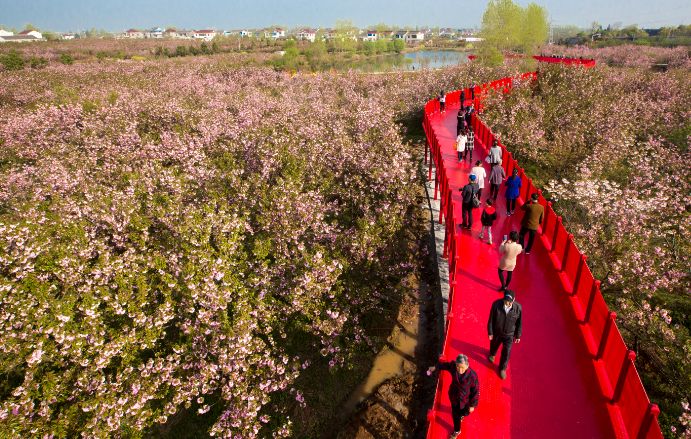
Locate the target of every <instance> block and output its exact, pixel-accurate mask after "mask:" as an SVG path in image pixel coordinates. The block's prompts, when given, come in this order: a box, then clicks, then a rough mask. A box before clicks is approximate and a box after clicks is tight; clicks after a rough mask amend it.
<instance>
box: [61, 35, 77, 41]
mask: <svg viewBox="0 0 691 439" xmlns="http://www.w3.org/2000/svg"><path fill="white" fill-rule="evenodd" d="M76 37H77V36H76V35H75V34H62V39H63V40H74V39H75V38H76Z"/></svg>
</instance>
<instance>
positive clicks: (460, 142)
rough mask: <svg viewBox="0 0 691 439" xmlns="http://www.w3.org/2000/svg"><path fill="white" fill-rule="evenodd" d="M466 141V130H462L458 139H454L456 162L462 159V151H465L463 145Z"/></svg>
mask: <svg viewBox="0 0 691 439" xmlns="http://www.w3.org/2000/svg"><path fill="white" fill-rule="evenodd" d="M467 141H468V135H467V134H466V130H462V131H461V132H460V133H459V134H458V137H456V152H457V153H458V161H459V162H460V161H461V160H462V159H463V151H465V144H466V142H467Z"/></svg>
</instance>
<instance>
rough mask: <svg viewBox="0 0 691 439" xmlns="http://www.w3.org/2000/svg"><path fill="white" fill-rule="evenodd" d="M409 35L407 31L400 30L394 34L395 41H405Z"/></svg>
mask: <svg viewBox="0 0 691 439" xmlns="http://www.w3.org/2000/svg"><path fill="white" fill-rule="evenodd" d="M407 34H408V31H407V30H399V31H396V32H395V33H394V34H393V39H394V40H405V36H406V35H407Z"/></svg>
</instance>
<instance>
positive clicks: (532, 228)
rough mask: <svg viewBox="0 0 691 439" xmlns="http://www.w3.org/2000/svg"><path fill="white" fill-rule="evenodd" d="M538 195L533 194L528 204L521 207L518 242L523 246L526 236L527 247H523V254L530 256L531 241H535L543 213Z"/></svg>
mask: <svg viewBox="0 0 691 439" xmlns="http://www.w3.org/2000/svg"><path fill="white" fill-rule="evenodd" d="M537 201H538V195H537V194H533V195H531V197H530V202H529V203H526V204H524V205H523V207H522V209H523V211H524V212H525V214H524V215H523V220H522V221H521V233H520V241H521V246H523V242H524V238H525V234H526V233H527V234H528V246H527V247H525V254H527V255H529V254H530V249H531V248H533V241H534V240H535V232H537V228H538V227H540V224H542V216H543V215H544V213H545V208H544V207H543V206H542V204H540V203H538V202H537Z"/></svg>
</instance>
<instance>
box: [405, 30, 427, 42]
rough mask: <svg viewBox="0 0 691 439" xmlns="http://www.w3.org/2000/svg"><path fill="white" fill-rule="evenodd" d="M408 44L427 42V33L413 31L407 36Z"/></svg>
mask: <svg viewBox="0 0 691 439" xmlns="http://www.w3.org/2000/svg"><path fill="white" fill-rule="evenodd" d="M404 40H405V42H406V43H409V44H415V43H419V42H422V41H424V40H425V33H424V32H422V31H411V32H408V33H406V34H405V37H404Z"/></svg>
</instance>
